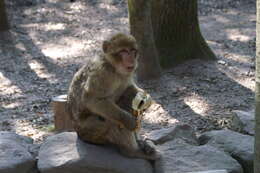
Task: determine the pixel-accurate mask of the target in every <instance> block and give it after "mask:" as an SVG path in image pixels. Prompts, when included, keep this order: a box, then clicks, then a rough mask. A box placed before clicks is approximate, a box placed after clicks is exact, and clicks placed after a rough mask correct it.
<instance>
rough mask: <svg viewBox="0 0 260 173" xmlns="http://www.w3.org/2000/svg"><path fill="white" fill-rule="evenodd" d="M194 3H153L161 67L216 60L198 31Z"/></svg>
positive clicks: (175, 0) (157, 0) (171, 0)
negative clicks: (196, 60) (199, 60)
mask: <svg viewBox="0 0 260 173" xmlns="http://www.w3.org/2000/svg"><path fill="white" fill-rule="evenodd" d="M197 8H198V7H197V0H181V1H180V0H153V4H152V23H153V29H154V37H155V44H156V47H157V50H158V53H159V56H160V64H161V65H162V67H171V66H173V65H177V64H179V63H181V62H184V61H186V60H188V59H196V58H200V59H206V60H211V59H215V58H216V57H215V55H214V53H213V52H212V51H211V49H210V48H209V46H208V44H207V43H206V42H205V40H204V38H203V36H202V34H201V32H200V28H199V21H198V14H197Z"/></svg>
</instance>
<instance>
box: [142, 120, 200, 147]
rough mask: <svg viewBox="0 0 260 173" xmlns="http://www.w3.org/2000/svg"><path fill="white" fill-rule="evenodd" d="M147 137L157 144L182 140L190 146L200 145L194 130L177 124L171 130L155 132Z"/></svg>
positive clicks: (164, 129)
mask: <svg viewBox="0 0 260 173" xmlns="http://www.w3.org/2000/svg"><path fill="white" fill-rule="evenodd" d="M146 136H147V138H148V139H150V140H151V141H153V142H154V143H155V144H163V143H165V142H167V141H171V140H174V139H177V138H181V139H183V140H184V141H185V142H187V143H189V144H193V145H198V139H197V137H196V134H195V131H194V129H193V128H192V127H191V126H189V125H187V124H176V125H173V126H172V127H169V128H163V129H159V130H153V131H151V132H150V133H148V134H147V135H146Z"/></svg>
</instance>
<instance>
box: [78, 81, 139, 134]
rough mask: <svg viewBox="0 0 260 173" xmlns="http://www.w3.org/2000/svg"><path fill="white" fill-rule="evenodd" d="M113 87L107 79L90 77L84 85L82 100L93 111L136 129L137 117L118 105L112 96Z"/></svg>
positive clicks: (130, 128) (128, 127)
mask: <svg viewBox="0 0 260 173" xmlns="http://www.w3.org/2000/svg"><path fill="white" fill-rule="evenodd" d="M100 81H101V82H102V83H101V82H100ZM101 86H102V87H101ZM104 86H106V88H104ZM111 88H112V87H110V85H109V83H106V80H98V81H97V80H93V79H91V78H90V79H89V80H88V82H86V84H85V86H84V92H83V94H82V98H81V102H82V103H85V105H84V107H86V108H87V109H89V110H90V111H91V112H93V113H95V114H98V115H100V116H102V117H103V118H105V119H107V120H110V121H112V122H114V123H116V124H119V125H123V126H124V127H126V128H127V129H129V130H133V129H135V127H136V119H135V117H133V116H132V115H131V114H130V113H128V112H127V111H125V110H123V109H121V108H120V107H119V106H118V105H116V103H115V101H114V100H113V96H111V93H113V91H111Z"/></svg>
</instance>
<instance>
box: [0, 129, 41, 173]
mask: <svg viewBox="0 0 260 173" xmlns="http://www.w3.org/2000/svg"><path fill="white" fill-rule="evenodd" d="M32 143H33V140H32V139H31V138H29V137H25V136H20V135H17V134H15V133H12V132H0V172H1V173H17V172H19V173H29V172H33V171H34V168H35V163H36V162H35V159H34V157H33V156H32V155H31V153H30V152H29V148H30V146H31V145H32Z"/></svg>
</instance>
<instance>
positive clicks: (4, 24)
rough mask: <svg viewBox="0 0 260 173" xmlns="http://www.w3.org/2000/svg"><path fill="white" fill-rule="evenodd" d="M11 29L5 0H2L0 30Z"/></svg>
mask: <svg viewBox="0 0 260 173" xmlns="http://www.w3.org/2000/svg"><path fill="white" fill-rule="evenodd" d="M8 29H9V25H8V20H7V15H6V11H5V1H4V0H0V32H1V31H7V30H8Z"/></svg>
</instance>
